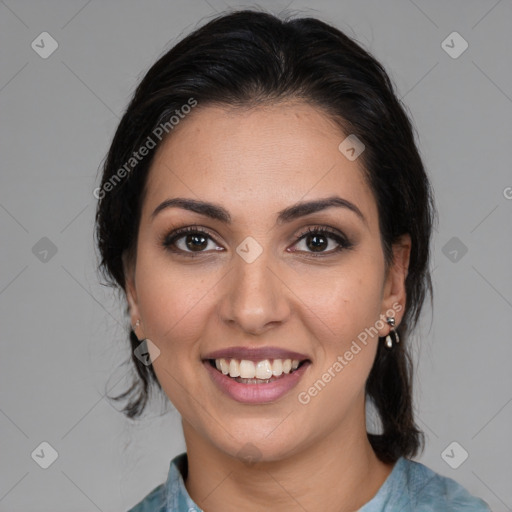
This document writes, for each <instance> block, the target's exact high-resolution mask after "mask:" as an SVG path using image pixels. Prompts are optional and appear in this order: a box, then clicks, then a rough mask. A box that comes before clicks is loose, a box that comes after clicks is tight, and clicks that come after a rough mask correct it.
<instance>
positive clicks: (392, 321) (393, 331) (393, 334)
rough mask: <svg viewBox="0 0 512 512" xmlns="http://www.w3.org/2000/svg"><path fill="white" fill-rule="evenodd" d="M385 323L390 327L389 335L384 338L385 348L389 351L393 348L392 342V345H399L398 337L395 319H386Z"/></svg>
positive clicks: (390, 317) (389, 317)
mask: <svg viewBox="0 0 512 512" xmlns="http://www.w3.org/2000/svg"><path fill="white" fill-rule="evenodd" d="M386 322H387V323H388V324H389V325H390V326H391V330H390V331H389V334H388V335H387V336H386V341H385V343H386V348H388V349H391V348H393V340H394V343H397V344H398V343H400V337H399V336H398V333H397V332H396V329H395V318H394V317H392V316H388V317H386Z"/></svg>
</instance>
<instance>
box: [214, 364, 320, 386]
mask: <svg viewBox="0 0 512 512" xmlns="http://www.w3.org/2000/svg"><path fill="white" fill-rule="evenodd" d="M207 361H208V363H209V364H210V366H212V367H213V368H215V369H216V370H217V371H218V372H219V373H221V374H223V375H225V376H227V377H230V378H232V379H233V380H234V381H236V382H238V383H240V384H269V383H270V382H274V381H276V380H279V379H282V378H283V377H285V376H286V375H290V374H292V373H294V372H295V371H296V370H298V369H299V368H301V367H302V366H304V365H305V364H309V363H310V361H309V359H304V360H302V361H300V360H298V359H263V360H261V361H251V360H248V359H234V358H221V359H208V360H207Z"/></svg>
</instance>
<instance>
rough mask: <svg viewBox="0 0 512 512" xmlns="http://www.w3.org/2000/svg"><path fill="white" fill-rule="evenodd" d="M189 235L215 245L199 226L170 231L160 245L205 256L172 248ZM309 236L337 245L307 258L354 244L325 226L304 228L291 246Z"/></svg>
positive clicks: (209, 235)
mask: <svg viewBox="0 0 512 512" xmlns="http://www.w3.org/2000/svg"><path fill="white" fill-rule="evenodd" d="M190 233H194V234H202V235H205V236H206V237H208V238H209V239H211V240H213V241H214V242H215V243H217V242H216V241H215V239H214V238H213V237H212V235H211V234H210V233H209V232H208V231H206V230H204V229H202V228H200V227H199V226H187V227H184V228H179V229H176V230H174V231H171V232H170V233H168V234H166V235H164V236H163V237H162V239H161V240H160V243H161V245H162V246H163V247H164V248H165V249H167V250H168V251H170V252H173V253H176V254H180V255H184V256H186V257H191V258H194V257H198V256H201V255H202V254H206V253H205V252H204V251H197V252H192V251H183V250H181V249H177V248H176V247H173V245H174V243H175V242H176V241H177V240H179V239H180V238H183V237H184V236H185V235H187V234H190ZM309 234H315V235H322V236H326V237H327V238H331V239H332V240H334V241H335V242H336V243H337V244H339V245H338V247H337V248H336V249H333V250H331V251H328V252H319V253H314V252H308V253H307V254H308V255H309V256H313V257H314V258H318V257H326V256H332V255H333V254H336V253H339V252H340V251H343V250H350V249H352V247H353V246H354V244H353V243H352V242H350V241H349V240H348V238H346V237H345V236H344V235H343V234H341V233H340V232H338V231H337V230H335V229H333V228H329V227H327V226H310V227H308V228H306V229H305V230H303V231H302V232H301V233H300V234H299V235H297V237H296V238H295V241H294V243H293V245H296V244H298V243H299V242H300V241H301V240H302V239H304V238H306V237H307V236H308V235H309Z"/></svg>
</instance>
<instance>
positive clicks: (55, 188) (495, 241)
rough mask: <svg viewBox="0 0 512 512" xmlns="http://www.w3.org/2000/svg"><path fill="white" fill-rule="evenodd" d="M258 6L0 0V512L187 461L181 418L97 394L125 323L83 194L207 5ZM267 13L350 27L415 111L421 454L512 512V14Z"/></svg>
mask: <svg viewBox="0 0 512 512" xmlns="http://www.w3.org/2000/svg"><path fill="white" fill-rule="evenodd" d="M250 5H254V4H251V3H249V2H247V3H246V2H239V3H234V2H229V4H228V3H227V2H224V1H223V0H190V1H184V0H181V1H172V2H171V1H166V2H165V1H157V0H153V1H149V2H142V1H139V2H135V1H130V2H126V1H125V2H120V1H109V2H99V1H89V2H87V1H85V0H81V1H66V2H64V1H61V2H58V1H45V2H36V1H30V2H29V1H15V0H4V1H0V38H1V40H0V43H1V44H0V59H1V60H0V62H1V76H0V108H1V128H0V129H1V133H0V144H1V155H2V156H1V166H2V171H1V174H0V180H1V181H0V228H1V245H0V247H1V249H0V251H1V262H2V263H1V269H0V315H1V317H0V336H1V350H2V354H1V358H0V429H1V430H0V431H1V436H0V510H1V511H11V512H16V511H24V512H27V511H43V510H45V511H50V510H51V511H53V512H59V511H69V510H74V511H92V510H100V511H110V510H112V511H113V510H115V511H120V510H126V509H127V508H129V507H130V506H133V505H134V504H135V503H136V502H137V501H138V500H139V499H141V498H142V497H143V496H144V495H145V494H146V493H147V492H149V491H150V490H151V489H152V488H153V487H154V486H156V485H157V484H159V483H160V482H162V481H163V480H164V479H165V477H166V475H167V470H168V465H169V461H170V459H171V457H172V456H174V455H176V454H177V453H179V452H181V451H183V450H184V443H183V439H182V434H181V426H180V419H179V415H178V414H177V413H176V411H173V410H172V408H171V411H170V412H169V413H168V414H167V415H162V414H161V412H162V409H161V408H159V406H158V403H157V404H156V405H155V406H154V407H153V409H152V410H151V412H150V413H149V414H148V416H147V418H146V419H144V420H142V421H140V422H138V423H136V424H131V423H130V422H128V421H127V420H125V419H124V417H123V416H122V414H120V413H119V412H118V411H116V410H115V409H114V408H113V406H112V405H111V404H110V403H109V402H108V401H107V400H106V399H105V398H104V393H105V391H106V389H111V390H113V391H120V390H122V389H123V387H122V386H123V384H126V380H125V376H126V371H127V370H128V367H121V366H120V364H121V363H122V361H124V360H126V359H127V358H128V356H129V348H128V342H127V339H126V334H125V333H126V330H125V329H126V327H127V325H128V324H127V319H125V318H124V317H123V312H122V309H121V307H120V304H119V302H117V301H116V297H115V295H114V294H113V293H112V292H111V291H110V290H109V289H106V288H105V287H102V286H100V284H99V283H98V276H97V274H96V271H95V267H96V256H95V251H94V248H93V238H92V236H93V215H94V208H95V205H96V200H95V198H94V197H93V195H92V191H93V189H94V188H95V187H96V186H97V185H98V175H97V171H98V167H99V165H100V163H101V161H102V159H103V158H104V156H105V154H106V151H107V149H108V146H109V143H110V140H111V137H112V135H113V132H114V130H115V127H116V125H117V123H118V121H119V117H120V115H121V113H122V112H123V110H124V108H125V106H126V104H127V102H128V100H129V98H130V95H131V93H132V92H133V90H134V87H135V85H136V83H137V81H138V80H139V79H140V78H141V77H142V76H143V74H144V72H145V71H147V69H148V68H149V66H150V65H151V64H152V63H153V62H154V61H155V60H156V59H157V57H158V56H159V55H161V54H162V52H163V51H164V50H165V49H167V48H169V47H170V46H171V45H172V44H174V43H175V42H176V41H177V40H178V39H180V38H181V37H182V36H183V35H185V34H186V33H188V32H190V31H191V30H192V29H193V28H194V27H195V26H196V25H197V24H201V23H203V22H204V21H206V20H207V19H209V17H211V16H212V15H214V14H215V13H216V11H222V10H224V9H226V8H228V7H241V6H250ZM259 5H260V6H262V7H264V8H268V9H270V10H272V11H273V12H279V11H280V10H282V9H284V8H285V7H287V5H288V6H289V7H288V10H289V11H292V12H294V11H298V12H300V13H302V14H304V15H312V16H317V17H320V18H321V19H323V20H325V21H328V22H331V23H333V24H335V25H337V26H338V27H339V28H341V29H342V30H345V31H346V32H347V33H348V35H351V36H352V37H355V38H356V39H357V40H358V41H359V42H360V43H361V44H363V45H364V46H365V47H366V48H368V49H369V50H370V51H371V52H373V53H374V55H375V56H376V57H377V58H378V59H380V60H381V61H382V63H383V64H384V65H385V66H386V68H387V70H388V72H389V73H390V75H391V77H392V79H393V80H394V82H395V83H396V85H397V88H398V90H399V92H400V95H401V96H402V97H403V99H404V101H405V103H406V104H407V106H408V108H409V109H410V112H411V114H412V116H413V119H414V123H415V126H416V128H417V131H418V136H419V147H420V150H421V153H422V155H423V157H424V160H425V163H426V165H427V167H428V169H429V172H430V174H431V177H432V181H433V185H434V188H435V192H436V199H437V205H438V208H439V219H440V222H439V226H438V230H437V231H436V233H435V240H434V247H433V252H434V258H433V262H432V270H433V279H434V283H435V302H434V311H433V315H430V312H429V311H428V310H427V311H426V312H425V313H426V314H425V315H424V320H423V322H422V326H421V329H420V330H419V331H418V333H417V336H416V338H415V340H414V343H415V347H416V351H415V356H414V357H415V360H416V362H417V365H418V366H417V367H418V370H417V375H416V376H417V379H416V397H417V404H416V405H417V414H418V422H419V424H420V426H421V427H422V428H423V429H424V430H425V433H426V436H427V447H426V450H425V452H424V454H423V455H422V456H421V457H419V459H418V460H419V461H421V462H423V463H424V464H426V465H428V466H429V467H430V468H432V469H433V470H435V471H437V472H439V473H441V474H443V475H447V476H449V477H451V478H454V479H456V480H457V481H458V482H460V483H461V484H463V485H464V486H465V487H467V488H468V489H469V490H470V491H471V492H472V493H474V494H476V495H479V496H481V497H483V498H484V499H485V500H486V501H487V502H488V503H489V504H490V505H491V507H492V509H493V510H494V511H497V512H500V511H505V510H512V488H511V486H510V482H511V481H512V467H511V466H512V465H511V462H510V461H511V460H512V442H511V440H510V432H511V426H512V404H511V402H512V385H511V384H512V372H511V370H510V361H511V359H512V343H511V334H510V333H511V332H512V322H511V319H512V314H511V313H512V266H511V265H510V260H511V258H510V255H511V254H512V236H511V225H512V223H511V222H510V220H511V213H512V200H511V198H512V188H510V187H512V172H511V167H510V161H511V156H512V155H511V143H512V123H511V114H512V83H511V82H512V80H511V78H512V72H511V70H512V52H511V48H512V4H511V2H510V0H501V1H496V0H489V1H484V0H480V1H468V0H464V1H463V0H459V1H450V2H444V1H430V2H427V1H420V0H416V1H415V2H413V1H412V0H393V1H378V0H375V1H370V0H364V1H361V0H359V1H356V0H354V1H338V2H334V1H332V0H331V1H327V0H324V1H318V2H303V1H300V0H295V1H293V2H291V4H290V0H286V1H276V2H264V1H262V2H260V3H259ZM44 31H46V32H49V33H50V34H51V35H52V37H53V38H54V39H55V40H56V41H57V42H58V45H59V46H58V49H57V50H56V51H55V52H54V53H53V54H52V55H51V56H50V57H49V58H47V59H43V58H41V57H40V56H39V54H38V53H36V52H35V51H34V50H33V49H32V48H31V43H32V41H34V40H35V39H36V38H37V37H38V36H39V34H41V33H42V32H44ZM453 31H457V32H459V33H460V34H461V35H462V37H463V38H464V39H465V40H466V41H467V42H468V44H469V47H468V49H467V50H466V51H465V52H464V53H463V54H462V55H460V56H459V57H458V58H456V59H455V58H452V57H451V56H450V55H448V53H447V52H446V51H445V50H444V49H443V47H442V46H441V43H442V41H444V40H445V39H446V38H447V36H448V35H449V34H451V33H452V32H453ZM449 44H450V45H451V46H455V49H458V48H460V45H459V42H456V43H455V42H454V43H451V42H450V43H449ZM43 237H47V238H48V239H49V240H51V242H52V243H53V244H54V245H55V247H56V249H57V252H56V253H55V254H54V255H52V253H51V252H49V253H47V254H45V253H44V252H42V250H41V247H42V248H43V249H44V248H45V247H47V246H49V242H48V241H47V240H43V241H41V242H39V241H40V239H41V238H43ZM453 237H456V239H455V240H452V238H453ZM37 243H39V245H36V244H37ZM447 244H448V245H447ZM462 244H463V245H462ZM34 246H35V249H34ZM464 247H466V248H467V253H466V254H463V248H464ZM454 251H455V252H454ZM45 260H46V261H45ZM43 441H46V442H48V443H50V445H51V446H53V447H54V448H55V449H56V450H57V452H58V454H59V456H58V458H57V460H56V461H55V462H54V463H53V464H52V465H51V466H50V467H49V468H48V469H42V468H41V467H39V465H38V464H36V462H35V461H34V460H33V459H32V457H31V453H32V452H33V451H34V450H35V449H36V448H37V447H38V446H39V445H40V443H41V442H43ZM453 441H456V442H457V443H459V445H460V446H461V447H463V448H464V449H465V450H466V451H467V452H468V453H469V457H468V459H467V460H466V461H465V462H464V463H463V464H461V465H460V466H459V467H458V469H452V468H451V467H450V466H449V465H448V464H447V463H446V462H445V460H444V459H443V457H442V455H441V454H442V453H443V451H444V450H445V448H446V447H447V446H448V445H449V444H450V443H452V442H453ZM451 454H452V453H451ZM460 454H461V448H459V447H458V446H456V448H455V450H454V452H453V454H452V460H455V459H457V458H460ZM445 458H446V457H445Z"/></svg>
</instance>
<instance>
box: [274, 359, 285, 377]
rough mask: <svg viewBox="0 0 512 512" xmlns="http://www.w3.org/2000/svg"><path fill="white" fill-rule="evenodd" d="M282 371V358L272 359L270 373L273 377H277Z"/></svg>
mask: <svg viewBox="0 0 512 512" xmlns="http://www.w3.org/2000/svg"><path fill="white" fill-rule="evenodd" d="M282 373H283V360H282V359H274V362H273V363H272V375H274V376H275V377H279V375H281V374H282Z"/></svg>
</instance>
